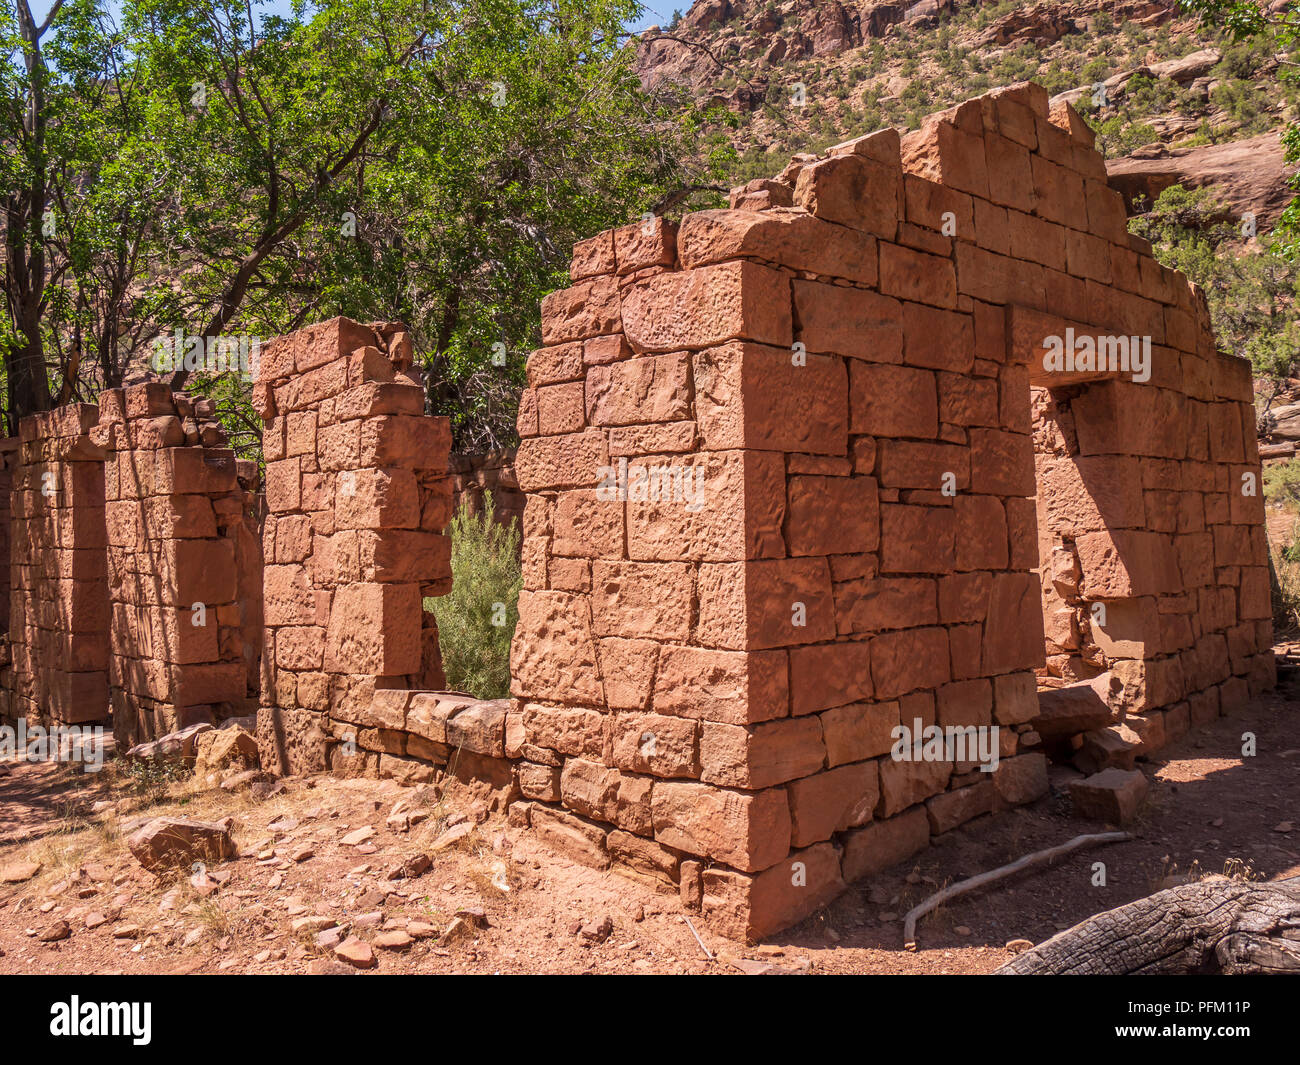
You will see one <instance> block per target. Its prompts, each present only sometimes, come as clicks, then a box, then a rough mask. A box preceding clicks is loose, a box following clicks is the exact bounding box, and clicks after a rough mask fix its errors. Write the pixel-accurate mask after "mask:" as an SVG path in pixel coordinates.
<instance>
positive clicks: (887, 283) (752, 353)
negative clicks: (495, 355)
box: [0, 85, 1273, 938]
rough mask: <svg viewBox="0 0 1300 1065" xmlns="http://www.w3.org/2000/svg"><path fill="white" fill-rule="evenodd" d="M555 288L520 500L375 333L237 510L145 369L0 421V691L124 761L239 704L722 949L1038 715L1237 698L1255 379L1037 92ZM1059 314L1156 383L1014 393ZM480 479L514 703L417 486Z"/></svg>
mask: <svg viewBox="0 0 1300 1065" xmlns="http://www.w3.org/2000/svg"><path fill="white" fill-rule="evenodd" d="M571 278H572V281H573V284H572V286H571V287H570V288H568V289H566V290H563V291H561V292H557V293H554V294H552V295H551V296H550V297H548V298H547V300H546V301H545V303H544V305H543V321H542V334H543V342H544V344H545V347H543V348H542V349H540V350H539V351H537V352H534V353H533V355H532V356H531V358H530V359H529V363H528V383H529V387H528V389H527V390H526V391H525V393H524V395H523V397H522V399H521V403H520V414H519V431H520V436H521V439H522V440H523V443H522V445H521V447H520V448H519V451H518V455H517V459H516V469H517V482H514V481H512V478H511V474H510V473H509V464H508V461H506V459H507V457H506V456H502V461H501V462H500V463H496V462H495V461H494V460H490V459H489V460H485V461H483V462H482V463H478V464H476V463H475V462H474V461H473V460H468V461H463V462H460V463H452V462H450V461H449V448H450V433H449V428H448V425H447V422H446V420H445V419H438V418H431V417H428V416H426V415H425V414H424V391H423V388H422V385H421V381H420V378H419V376H418V373H417V372H416V371H414V370H413V369H412V366H411V345H410V340H409V337H408V336H407V334H406V332H405V331H404V329H403V328H402V327H400V326H398V325H396V324H393V323H376V324H372V325H369V326H367V325H362V324H359V323H356V322H351V321H349V320H347V319H334V320H332V321H329V322H324V323H321V324H319V325H316V326H312V327H310V328H307V329H304V330H300V331H299V332H297V333H293V334H290V335H289V336H286V337H281V338H278V339H277V340H276V341H274V342H272V343H271V344H270V345H269V346H268V347H267V348H266V349H265V351H264V352H263V355H262V359H261V363H260V366H259V370H258V379H257V381H256V384H255V386H254V404H255V406H256V407H257V409H258V411H259V413H260V415H261V417H262V420H263V423H264V434H263V448H264V456H265V460H266V475H265V496H264V498H262V497H260V496H258V495H256V494H255V489H256V484H255V473H256V471H255V470H254V469H253V468H252V466H251V464H247V465H245V464H242V463H239V462H237V461H235V460H234V457H233V452H231V451H230V450H229V449H228V448H227V447H226V446H225V445H226V441H225V439H224V437H222V436H221V435H220V432H219V430H217V429H216V427H215V426H214V425H213V424H211V422H210V421H209V419H210V416H211V414H212V408H211V406H210V403H209V401H205V400H193V401H192V400H190V399H189V398H188V397H185V396H183V395H179V394H175V395H174V394H172V393H171V391H170V390H169V389H167V388H166V387H165V386H161V385H157V384H152V385H144V386H134V387H131V388H127V389H125V390H114V391H111V392H108V393H105V394H104V396H103V398H102V400H101V403H100V405H99V407H98V408H96V407H95V406H91V405H76V406H71V407H64V408H60V409H59V410H57V411H54V412H51V413H49V414H46V415H41V416H38V417H34V418H29V419H24V421H23V423H22V425H21V435H20V439H19V440H18V441H17V442H14V443H11V444H10V445H8V446H7V448H6V463H5V473H6V474H8V476H9V477H10V478H11V480H12V487H11V491H10V492H9V496H8V498H9V503H10V509H11V522H10V554H9V558H10V575H9V580H10V583H11V588H12V594H11V597H10V602H11V612H10V619H9V627H10V639H9V644H10V647H11V658H10V661H9V662H8V663H7V664H6V663H0V712H2V713H3V714H4V715H5V716H7V717H9V718H13V717H17V716H19V715H26V716H28V717H29V718H31V719H33V720H37V721H49V720H50V719H51V718H52V719H54V720H58V721H67V722H73V721H89V720H96V721H101V720H105V719H106V718H107V717H108V710H109V706H110V701H111V706H112V708H113V715H112V716H113V719H114V724H115V726H116V727H117V728H118V730H119V734H120V735H121V736H122V737H123V738H124V739H125V740H126V741H128V742H134V741H136V740H141V739H150V738H153V737H155V736H157V735H158V734H160V733H162V732H164V731H166V730H170V729H173V728H177V727H183V726H185V725H187V724H190V723H193V721H195V720H205V719H211V720H220V719H222V718H225V717H230V716H236V715H239V714H242V713H244V712H245V711H246V709H247V708H248V707H250V706H251V705H253V704H254V703H256V704H257V705H258V706H259V709H258V713H257V732H258V745H259V748H260V752H261V757H262V764H263V766H264V767H265V768H268V769H271V770H274V771H277V772H281V773H310V772H317V771H322V770H326V769H329V770H332V771H334V772H336V773H340V774H366V775H380V776H385V777H390V778H394V779H397V780H400V781H403V782H417V781H429V780H442V779H443V778H444V776H447V775H450V776H454V777H456V778H459V779H461V780H463V781H467V782H470V783H471V784H472V785H473V786H474V787H475V788H477V789H479V790H481V791H484V792H485V793H490V794H491V795H492V796H494V801H495V802H496V803H497V804H498V805H506V806H508V807H509V811H510V819H511V822H512V823H513V824H515V825H518V826H524V825H527V826H530V827H531V829H532V831H533V832H534V833H535V834H536V835H537V836H538V837H539V838H541V839H543V840H544V841H546V842H548V843H550V844H551V845H553V846H556V847H558V848H560V849H562V850H564V851H566V852H568V853H569V854H571V855H573V856H576V857H578V858H579V859H581V860H583V861H585V862H588V863H589V864H592V865H595V866H597V867H601V868H606V867H611V866H612V867H613V868H615V869H617V870H618V871H620V872H623V873H626V874H628V875H631V876H635V877H638V878H642V879H645V880H647V881H649V882H651V883H653V884H655V885H656V886H658V887H660V888H662V889H664V890H672V891H677V892H679V893H680V895H681V897H682V899H683V901H684V903H685V905H686V906H687V907H688V908H691V909H695V910H701V911H702V912H703V913H704V914H705V915H706V917H707V918H708V919H709V920H710V921H711V922H712V923H713V924H714V926H715V927H716V928H718V930H720V931H722V932H724V933H726V934H730V935H734V936H739V937H748V938H753V937H757V936H761V935H764V934H767V933H770V932H772V931H775V930H777V929H779V928H781V927H783V926H786V925H789V924H791V923H794V922H795V921H797V920H798V919H800V918H801V917H803V916H804V915H806V914H808V913H810V912H812V911H813V910H815V909H816V908H818V907H819V906H821V905H822V904H824V903H825V902H827V901H829V900H830V899H831V898H832V897H833V896H834V895H835V894H837V893H838V892H839V891H840V890H841V889H842V888H843V886H844V885H845V883H847V882H849V881H852V880H854V879H857V878H859V877H862V876H865V875H870V874H871V873H873V872H875V871H877V870H879V869H882V868H885V867H887V866H889V865H892V864H894V863H896V862H898V861H901V860H903V859H905V858H906V857H908V856H909V855H911V854H912V853H914V852H916V851H917V850H919V849H921V848H923V847H924V846H926V845H927V843H928V840H929V838H930V837H931V836H932V835H936V834H941V833H943V832H946V831H949V830H951V829H952V828H954V827H956V826H958V825H961V824H963V823H965V822H967V821H969V820H970V819H972V818H975V817H978V816H981V815H983V814H987V813H990V812H995V811H997V810H1001V809H1004V808H1006V807H1009V806H1013V805H1016V804H1019V803H1023V802H1028V801H1030V800H1032V799H1034V798H1036V797H1038V796H1039V795H1041V794H1042V793H1043V792H1044V791H1045V790H1046V787H1047V778H1046V766H1047V759H1046V757H1045V754H1044V742H1043V741H1044V737H1043V736H1042V735H1040V731H1039V729H1040V722H1041V721H1042V719H1043V705H1044V704H1043V702H1042V700H1041V699H1040V690H1044V689H1051V688H1062V686H1064V687H1063V688H1062V690H1065V691H1070V690H1073V688H1074V687H1078V686H1084V687H1086V688H1087V689H1088V691H1089V692H1090V693H1091V694H1092V695H1093V696H1094V697H1095V698H1096V699H1098V700H1101V701H1102V704H1103V706H1104V707H1105V712H1106V714H1107V715H1108V720H1110V721H1112V722H1113V723H1114V724H1113V727H1114V728H1116V729H1126V730H1129V732H1130V733H1131V734H1132V735H1133V736H1134V737H1135V746H1136V748H1137V749H1140V750H1146V751H1151V750H1155V749H1158V748H1159V747H1160V746H1161V745H1162V744H1163V743H1165V742H1168V741H1169V740H1170V739H1172V738H1174V737H1176V736H1177V735H1178V734H1180V733H1181V732H1182V731H1184V730H1185V729H1186V728H1187V727H1188V726H1189V724H1196V723H1201V722H1204V721H1208V720H1209V719H1210V718H1211V717H1213V716H1214V715H1215V714H1216V713H1218V712H1221V711H1222V710H1225V709H1227V708H1229V707H1230V706H1232V705H1234V704H1236V703H1238V702H1240V701H1241V700H1242V699H1244V698H1246V697H1247V696H1248V695H1251V694H1254V693H1257V692H1258V691H1261V690H1264V689H1265V688H1267V687H1269V686H1270V685H1271V684H1272V682H1273V663H1272V656H1271V653H1270V651H1269V647H1270V643H1271V631H1270V623H1269V594H1268V568H1267V567H1268V559H1267V551H1266V545H1265V542H1264V534H1263V510H1262V500H1261V498H1260V493H1259V491H1258V481H1259V458H1258V451H1257V447H1256V443H1255V438H1254V433H1253V409H1252V402H1251V401H1252V395H1251V381H1250V375H1249V368H1248V366H1247V365H1246V364H1245V363H1243V362H1241V361H1240V360H1235V359H1231V358H1227V357H1225V356H1221V355H1220V354H1218V353H1217V351H1216V350H1215V347H1214V343H1213V338H1212V336H1211V334H1210V332H1209V322H1208V315H1207V312H1206V308H1205V303H1204V300H1203V298H1202V297H1201V294H1200V293H1199V292H1198V291H1197V290H1195V289H1194V287H1192V286H1189V285H1188V284H1187V282H1186V281H1185V279H1184V278H1182V277H1181V275H1178V274H1175V273H1173V272H1171V271H1168V270H1165V269H1163V268H1161V267H1160V266H1159V265H1158V264H1157V263H1156V262H1155V261H1154V260H1153V259H1152V258H1151V255H1150V248H1149V246H1147V245H1146V244H1145V243H1144V242H1142V241H1140V240H1137V239H1135V238H1132V237H1130V236H1129V235H1128V233H1127V228H1126V222H1125V216H1124V209H1123V204H1122V202H1121V200H1120V197H1119V194H1118V193H1116V192H1114V191H1113V190H1111V189H1110V188H1109V187H1108V186H1107V185H1106V183H1105V169H1104V166H1103V164H1102V162H1101V159H1100V157H1099V156H1098V155H1097V154H1096V152H1095V151H1093V150H1092V140H1091V135H1090V134H1089V131H1088V130H1087V128H1086V126H1084V124H1083V123H1082V122H1081V121H1080V120H1079V119H1078V116H1077V115H1075V114H1074V113H1073V112H1072V111H1071V110H1070V109H1069V108H1068V107H1061V108H1059V109H1053V110H1052V111H1051V113H1049V110H1048V103H1047V97H1046V94H1045V93H1044V92H1043V91H1042V90H1041V89H1040V88H1038V87H1036V86H1032V85H1023V86H1016V87H1013V88H1011V89H1007V90H1000V91H998V92H994V93H991V94H989V95H987V96H985V97H982V98H980V99H978V100H974V101H970V102H968V103H966V104H963V105H961V106H960V107H957V108H954V109H952V110H950V111H947V112H944V113H942V114H940V115H936V116H933V117H932V118H931V119H929V120H928V121H927V122H926V123H925V124H924V125H923V126H922V128H921V129H920V130H918V131H916V132H914V133H909V134H906V135H905V136H903V137H902V138H901V140H900V137H899V135H898V133H897V132H896V131H892V130H885V131H882V132H880V133H876V134H872V135H870V136H868V137H864V138H860V139H858V140H856V141H852V142H848V143H846V144H844V145H839V146H837V147H836V148H833V149H831V150H830V152H829V153H828V154H827V155H826V156H824V157H814V156H799V157H796V159H795V160H794V161H793V162H792V163H791V165H790V166H789V167H788V168H787V169H786V170H785V171H784V172H783V173H782V174H781V175H780V176H779V177H777V178H775V179H772V180H760V181H755V182H751V183H750V184H749V185H747V186H745V187H743V188H741V189H737V190H734V191H733V194H732V204H731V208H730V209H728V210H721V211H700V212H695V213H692V214H689V215H687V216H686V218H685V219H684V221H683V222H682V224H681V225H680V227H679V226H677V225H674V224H672V223H669V222H665V221H663V220H656V221H655V222H653V223H652V224H649V225H641V224H637V225H633V226H628V227H625V228H623V229H619V230H614V231H611V232H606V233H602V234H600V235H598V236H596V237H593V238H591V239H590V240H587V241H584V242H582V243H580V244H579V245H578V246H577V247H576V248H575V252H574V259H573V264H572V269H571ZM1066 328H1072V329H1073V330H1074V331H1075V333H1076V335H1080V336H1083V335H1087V336H1091V337H1094V338H1099V337H1103V336H1109V335H1111V334H1117V335H1122V336H1149V337H1150V338H1151V342H1152V350H1153V353H1154V361H1153V367H1152V375H1151V379H1150V380H1149V381H1146V382H1143V383H1138V382H1135V381H1133V380H1131V379H1129V377H1128V376H1126V375H1125V374H1116V373H1097V372H1093V371H1088V372H1083V373H1075V374H1059V375H1056V376H1053V375H1052V374H1049V373H1046V372H1045V371H1044V369H1043V363H1042V354H1043V350H1044V345H1045V338H1047V337H1049V336H1053V335H1060V334H1061V333H1063V331H1064V330H1065V329H1066ZM637 470H640V471H642V472H641V473H640V474H638V473H636V472H635V471H637ZM0 476H3V475H0ZM642 477H644V478H645V480H641V479H640V478H642ZM651 477H653V478H654V480H653V481H651V480H650V478H651ZM1252 478H1253V485H1254V488H1255V491H1254V492H1253V493H1252V492H1250V491H1247V490H1245V486H1247V485H1250V484H1251V483H1252ZM514 483H517V485H518V490H519V491H521V492H522V493H524V496H525V497H526V500H527V505H526V508H525V509H524V511H523V526H524V541H523V547H522V551H523V564H524V592H523V594H522V596H521V598H520V604H519V613H520V622H519V626H518V628H517V631H516V634H515V642H514V647H513V653H512V671H513V685H512V699H509V700H494V701H482V700H477V699H474V698H472V697H470V696H466V695H462V694H460V693H449V692H444V691H441V690H440V689H442V688H443V687H445V679H444V676H443V672H442V665H441V658H440V654H439V650H438V638H437V627H436V624H435V622H434V616H433V614H432V612H431V611H429V610H426V609H425V607H426V605H427V603H428V600H429V599H430V597H435V596H438V595H441V594H445V593H446V592H447V591H448V589H449V587H450V579H451V574H450V565H449V556H450V552H449V544H448V541H447V539H446V537H445V535H444V529H445V526H446V523H447V521H448V519H449V516H450V512H451V506H452V501H453V498H454V497H455V496H456V495H457V494H460V495H461V496H469V497H474V496H476V494H477V493H478V492H479V491H480V490H481V489H482V488H483V487H485V486H489V485H497V486H500V487H503V488H506V489H511V486H512V484H514ZM651 484H653V485H654V486H656V487H655V488H654V490H651V489H650V487H649V486H650V485H651ZM497 504H498V510H501V509H504V510H506V511H507V512H510V511H517V509H518V505H519V499H517V498H514V497H511V496H509V495H507V494H505V493H503V495H502V496H501V497H498V499H497ZM259 519H264V520H263V524H262V539H261V543H260V545H259V544H258V543H257V542H256V533H255V529H256V527H257V522H258V520H259ZM196 604H199V605H201V606H202V608H203V610H202V612H201V613H202V614H203V616H204V617H205V618H206V620H207V626H206V627H204V626H194V625H192V619H193V618H194V616H195V605H196ZM1098 606H1102V607H1104V608H1105V613H1104V614H1102V615H1099V614H1098V613H1096V608H1097V607H1098ZM187 626H188V627H187ZM110 688H111V696H110ZM917 721H919V722H921V723H922V724H923V725H934V724H937V725H940V726H958V727H964V726H978V727H989V728H991V727H993V726H996V728H997V730H998V731H997V742H998V756H999V762H998V767H997V769H996V771H994V772H992V773H986V772H983V771H981V769H980V767H979V764H978V762H977V761H975V760H973V759H967V760H964V761H958V760H957V759H956V758H955V757H953V758H950V759H949V760H939V761H907V760H899V759H896V758H894V757H892V756H891V748H893V746H894V737H893V735H892V731H893V729H894V728H895V726H898V725H907V726H909V727H910V726H911V725H912V724H913V723H914V722H917Z"/></svg>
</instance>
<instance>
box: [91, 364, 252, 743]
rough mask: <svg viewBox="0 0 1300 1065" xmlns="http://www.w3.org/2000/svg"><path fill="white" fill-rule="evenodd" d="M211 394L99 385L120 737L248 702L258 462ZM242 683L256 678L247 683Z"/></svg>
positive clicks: (150, 733) (220, 713)
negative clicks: (229, 434)
mask: <svg viewBox="0 0 1300 1065" xmlns="http://www.w3.org/2000/svg"><path fill="white" fill-rule="evenodd" d="M215 412H216V407H215V404H214V402H213V401H212V400H210V399H190V398H189V397H188V396H185V395H182V394H179V393H177V394H173V392H172V390H171V389H170V388H169V387H168V386H167V385H165V384H163V383H162V382H151V383H148V384H141V385H134V386H131V387H129V388H126V389H120V388H119V389H111V390H109V391H107V392H104V393H103V394H102V396H101V397H100V402H99V422H98V425H97V427H96V428H95V429H94V430H93V435H94V437H95V439H96V440H97V441H98V442H99V443H100V444H101V445H102V446H103V447H104V449H105V451H106V453H107V461H106V463H105V468H104V476H105V485H106V487H105V497H106V504H107V507H106V510H107V514H106V520H107V532H108V537H107V538H108V549H107V553H108V580H109V586H110V589H111V609H112V625H111V645H112V655H111V659H110V671H109V673H110V687H111V695H112V703H113V729H114V734H115V735H116V736H117V738H118V742H119V743H120V744H122V745H123V746H128V745H131V744H134V743H139V742H144V741H147V740H151V739H155V738H156V737H158V736H160V735H165V734H166V733H168V732H173V731H175V730H177V729H179V728H184V727H186V726H188V725H191V724H195V723H197V722H200V721H202V722H207V723H209V724H215V723H216V722H217V721H220V720H223V719H225V718H227V717H232V716H243V715H245V714H247V713H249V712H250V711H255V709H256V706H257V697H258V689H257V683H256V682H257V677H258V670H257V651H258V647H259V645H260V633H257V634H255V636H254V639H253V642H252V644H251V646H250V645H249V643H248V642H247V641H248V636H249V632H248V623H249V619H250V616H251V617H252V618H254V619H255V617H256V613H257V605H258V604H259V603H260V599H261V588H260V583H261V582H260V580H259V581H257V582H255V583H254V582H251V581H248V580H247V579H245V580H242V581H241V574H244V573H247V572H248V571H249V570H250V569H251V570H252V572H253V573H254V574H257V573H258V572H259V571H260V567H259V565H258V564H257V561H256V560H254V559H250V558H249V554H250V552H249V546H250V544H251V545H252V546H253V547H254V548H256V531H255V530H256V527H257V526H256V518H255V516H254V513H253V509H254V505H255V496H254V490H255V488H256V483H257V467H256V464H255V463H253V462H251V461H247V460H244V461H241V460H237V459H236V457H235V453H234V452H233V451H232V450H231V449H230V448H228V447H227V446H226V443H227V440H226V434H225V432H224V431H223V430H222V429H221V427H220V425H219V424H218V423H217V421H216V419H215ZM250 682H251V683H250Z"/></svg>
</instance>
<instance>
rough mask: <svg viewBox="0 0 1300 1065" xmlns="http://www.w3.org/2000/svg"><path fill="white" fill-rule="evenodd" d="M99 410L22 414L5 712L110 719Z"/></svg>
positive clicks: (45, 718) (77, 407)
mask: <svg viewBox="0 0 1300 1065" xmlns="http://www.w3.org/2000/svg"><path fill="white" fill-rule="evenodd" d="M96 418H97V411H96V408H95V406H94V405H93V404H84V403H82V404H72V405H69V406H65V407H60V408H58V409H57V410H53V411H50V412H48V413H46V414H40V415H32V416H30V417H27V418H24V419H23V420H22V422H21V424H20V426H19V440H20V445H19V451H18V460H17V463H16V465H15V467H14V470H13V484H12V491H11V493H10V510H11V514H12V523H11V526H10V556H9V557H10V580H11V591H10V599H9V609H10V614H9V642H10V645H11V647H12V654H13V664H12V668H11V670H6V671H5V672H4V674H3V682H4V685H5V696H6V701H7V704H8V705H7V716H9V717H11V718H17V717H26V718H27V719H28V720H29V721H31V722H44V723H49V722H51V721H53V722H60V723H67V724H72V723H85V722H93V721H106V720H107V719H108V715H109V701H108V628H109V611H108V581H107V562H106V554H105V548H106V545H107V535H106V529H105V524H104V471H103V452H102V450H101V449H100V448H99V447H98V446H97V445H96V444H95V443H94V442H93V441H92V440H91V438H90V431H91V429H92V428H93V427H94V425H95V421H96Z"/></svg>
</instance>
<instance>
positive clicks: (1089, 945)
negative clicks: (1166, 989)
mask: <svg viewBox="0 0 1300 1065" xmlns="http://www.w3.org/2000/svg"><path fill="white" fill-rule="evenodd" d="M1297 972H1300V877H1290V878H1288V879H1286V880H1278V881H1274V882H1273V883H1266V884H1261V883H1250V882H1248V881H1242V880H1228V879H1226V878H1223V877H1214V878H1212V879H1207V880H1200V881H1198V882H1196V883H1194V884H1181V885H1179V886H1178V887H1172V888H1169V889H1168V890H1167V891H1158V892H1156V893H1155V894H1154V895H1149V896H1148V897H1147V898H1144V899H1138V900H1137V901H1136V902H1130V903H1129V904H1128V905H1127V906H1120V907H1119V908H1118V909H1114V910H1107V911H1106V912H1105V913H1099V914H1096V915H1094V916H1092V917H1089V918H1088V919H1087V920H1086V921H1083V922H1081V923H1080V924H1077V925H1075V926H1074V927H1073V928H1069V929H1066V930H1065V931H1064V932H1061V933H1059V934H1057V935H1054V936H1053V937H1052V938H1051V939H1049V940H1047V941H1046V942H1044V943H1040V944H1039V945H1038V946H1036V947H1034V948H1033V949H1032V950H1028V951H1026V952H1025V953H1024V954H1021V955H1020V956H1019V957H1017V958H1016V959H1015V960H1013V961H1010V962H1007V964H1006V965H1004V966H1002V967H1001V968H1000V969H998V970H997V972H996V974H995V975H1000V976H1029V975H1041V976H1119V975H1151V974H1157V973H1164V974H1178V973H1225V974H1237V973H1297Z"/></svg>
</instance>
